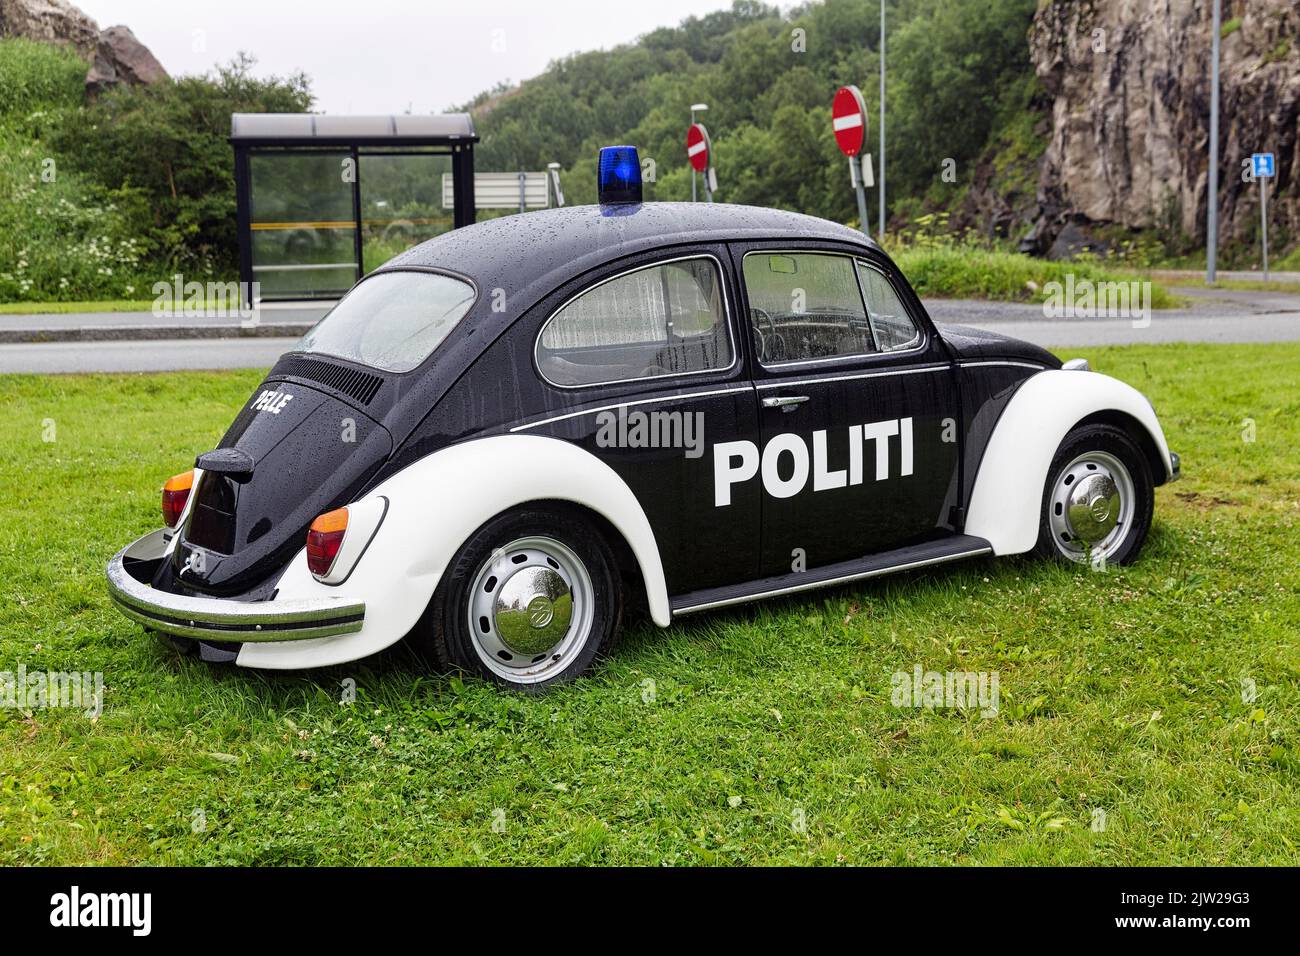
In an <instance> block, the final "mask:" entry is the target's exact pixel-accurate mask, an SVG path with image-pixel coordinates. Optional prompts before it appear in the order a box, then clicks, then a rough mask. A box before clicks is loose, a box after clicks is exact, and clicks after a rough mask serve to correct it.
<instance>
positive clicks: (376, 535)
mask: <svg viewBox="0 0 1300 956" xmlns="http://www.w3.org/2000/svg"><path fill="white" fill-rule="evenodd" d="M600 168H601V173H600V175H601V188H602V199H604V200H606V201H605V202H604V203H603V204H602V205H599V206H588V207H572V208H563V209H553V210H549V211H543V212H535V213H529V214H527V215H522V216H512V217H508V218H502V219H496V220H493V221H490V222H485V223H481V224H479V225H475V226H470V227H467V228H464V229H460V230H457V231H454V232H452V233H449V234H447V235H444V236H440V237H438V238H436V239H433V240H430V241H428V242H425V243H423V244H422V245H419V246H416V247H415V248H413V249H411V250H409V251H407V252H405V253H403V254H402V255H400V256H398V257H397V258H395V259H393V260H392V261H391V262H389V263H388V264H386V265H385V266H383V267H382V268H380V269H378V270H377V271H375V272H374V273H372V274H371V275H369V276H368V277H367V278H365V279H363V280H362V281H361V282H360V283H358V284H357V286H356V287H355V288H354V289H353V290H352V291H351V292H350V293H349V294H348V295H347V296H346V297H345V298H344V299H343V300H342V301H341V302H339V304H338V305H337V306H336V307H335V308H334V309H333V311H331V312H330V313H329V315H327V316H326V317H325V318H324V319H323V320H322V321H321V322H320V323H319V324H318V325H317V326H315V327H314V328H313V329H312V330H311V331H310V332H309V333H308V334H307V335H306V337H305V338H304V339H303V340H302V341H301V342H300V343H299V344H298V345H297V347H296V348H295V349H294V350H293V351H291V352H289V353H287V354H286V355H284V356H283V357H282V358H281V359H280V360H279V362H278V363H277V364H276V365H275V367H274V368H273V369H272V370H271V372H270V374H269V375H268V376H267V378H266V381H265V382H264V383H263V384H262V385H261V386H260V387H259V388H258V389H257V390H256V392H255V393H254V395H253V396H252V398H251V399H250V401H249V402H248V404H247V405H246V406H245V407H244V408H243V410H242V411H240V413H239V415H238V417H236V419H235V421H234V424H233V425H232V426H231V427H230V430H229V431H228V432H227V433H226V435H225V437H224V438H223V439H222V441H221V443H220V447H219V448H217V449H216V450H214V451H210V452H207V453H205V454H201V455H199V456H198V458H197V460H196V462H195V467H194V470H193V471H192V472H187V473H185V474H183V475H178V476H177V477H176V478H173V479H172V480H171V481H169V482H168V483H167V485H166V486H165V487H164V491H163V509H164V516H165V519H166V524H167V527H165V528H162V529H160V530H159V531H156V532H154V533H152V534H150V535H147V536H146V537H144V538H142V539H140V540H139V541H136V542H135V543H134V544H132V545H130V546H129V547H127V548H125V549H124V550H123V551H121V552H120V553H119V554H118V555H116V556H115V557H114V558H113V560H112V561H111V563H110V564H109V567H108V582H109V588H110V591H111V593H112V596H113V598H114V600H115V602H116V604H117V606H118V607H119V608H120V609H121V610H122V611H123V612H124V613H125V614H126V615H127V616H128V617H130V618H131V619H133V620H135V621H137V622H139V623H141V624H143V625H145V626H146V627H148V628H150V629H153V630H156V631H160V632H163V633H166V634H170V635H172V636H174V637H175V638H177V639H179V641H180V643H182V644H183V645H186V646H189V647H195V646H197V647H198V648H199V649H200V650H201V652H202V654H203V656H204V657H205V658H208V659H214V660H233V661H235V662H236V663H237V664H239V665H240V666H243V667H254V668H276V669H283V668H304V667H315V666H321V665H329V664H338V663H342V662H345V661H351V660H355V659H357V658H361V657H365V656H367V655H370V654H373V653H375V652H377V651H379V650H381V649H383V648H385V647H387V646H389V645H391V644H393V643H395V642H397V641H399V640H401V639H402V638H403V637H406V636H408V635H409V636H410V637H411V639H412V640H413V641H416V642H418V643H419V644H420V645H422V646H424V647H425V648H427V649H428V650H429V651H430V652H431V653H432V655H433V656H435V657H436V658H437V659H438V660H439V661H440V662H442V663H443V664H446V665H452V666H455V667H458V668H461V669H464V670H466V671H469V672H473V673H477V674H480V675H482V676H484V677H488V678H492V679H495V680H497V681H500V682H502V683H504V684H507V685H509V686H512V687H519V688H532V689H536V688H540V687H544V686H546V685H548V684H551V683H553V682H556V681H562V680H566V679H570V678H573V677H575V676H577V675H579V674H581V673H583V672H584V671H586V670H587V669H588V668H589V667H590V666H591V664H592V662H593V661H594V660H595V659H596V658H597V657H598V656H599V655H600V654H601V653H602V652H604V651H605V650H606V649H607V648H609V646H610V645H611V643H612V641H613V640H614V637H615V634H616V632H617V631H618V628H619V623H620V619H621V617H622V614H623V609H624V607H625V605H626V604H627V603H628V602H629V601H632V600H637V601H640V602H643V603H644V604H645V606H646V608H647V609H648V612H649V615H650V617H651V618H652V619H653V620H654V621H655V623H657V624H659V625H661V626H668V625H669V624H670V623H671V622H672V620H673V618H674V617H675V616H677V615H680V614H686V613H689V612H695V611H704V610H707V609H709V608H716V607H721V606H724V605H729V604H734V603H737V602H741V601H747V600H750V599H754V598H761V597H766V596H769V595H776V594H788V593H791V592H796V591H802V590H806V589H809V588H815V587H819V586H822V585H830V584H839V583H842V582H847V581H854V580H857V579H860V578H867V577H872V576H875V575H880V574H885V573H889V572H894V571H902V570H906V569H909V568H917V567H922V566H926V565H933V564H939V563H941V562H946V561H954V560H957V559H960V558H968V557H974V556H976V555H983V554H998V555H1002V554H1017V553H1023V552H1030V551H1036V552H1038V553H1039V554H1041V555H1043V556H1045V557H1050V558H1061V559H1069V560H1075V561H1092V562H1096V561H1108V562H1111V563H1124V562H1128V561H1131V560H1133V559H1134V558H1135V557H1136V556H1137V554H1138V552H1139V550H1140V549H1141V547H1142V544H1143V541H1144V540H1145V538H1146V536H1147V531H1148V529H1149V527H1150V524H1151V517H1152V502H1153V496H1152V489H1153V488H1154V487H1155V486H1156V485H1160V484H1163V483H1164V482H1167V481H1172V480H1173V479H1175V478H1177V477H1178V471H1179V463H1178V457H1177V456H1176V455H1173V454H1171V453H1170V451H1169V449H1168V446H1167V445H1166V443H1165V437H1164V434H1163V432H1162V431H1161V428H1160V424H1159V422H1158V421H1157V420H1156V415H1155V412H1154V410H1153V409H1152V406H1151V404H1150V403H1149V402H1148V401H1147V400H1146V398H1144V397H1143V396H1142V395H1141V394H1140V393H1139V392H1137V391H1136V390H1134V389H1133V388H1131V387H1130V386H1128V385H1126V384H1124V383H1122V382H1119V381H1117V380H1115V379H1112V378H1108V377H1106V376H1105V375H1101V374H1097V373H1094V372H1090V371H1088V369H1087V366H1086V364H1085V363H1081V362H1071V363H1067V364H1066V365H1065V366H1062V364H1061V363H1060V362H1059V361H1058V360H1057V359H1056V358H1054V357H1053V356H1052V355H1051V354H1049V353H1048V352H1046V351H1044V350H1042V349H1040V348H1037V347H1036V346H1033V345H1029V344H1027V343H1024V342H1020V341H1016V340H1014V339H1010V338H1007V337H1004V336H1001V335H995V334H993V333H989V332H981V331H977V330H974V329H968V328H959V327H945V328H939V327H936V326H935V325H934V324H933V323H932V322H931V321H930V319H929V317H928V316H927V315H926V312H925V309H924V308H923V307H922V305H921V303H920V301H919V300H918V299H917V297H916V295H915V294H914V293H913V291H912V290H911V288H910V287H909V286H908V284H907V283H906V281H905V280H904V279H903V277H902V275H900V274H899V272H898V270H897V268H895V266H894V264H893V263H892V262H891V261H890V259H889V257H888V256H887V255H886V254H885V253H884V252H883V251H882V250H881V249H880V248H879V247H878V246H876V245H875V244H874V243H872V242H870V241H868V240H866V239H864V238H863V236H862V235H861V234H859V233H857V232H854V231H852V230H850V229H847V228H845V227H842V226H838V225H834V224H832V223H829V222H825V221H823V220H820V219H814V218H810V217H808V216H801V215H796V214H793V213H787V212H779V211H775V210H770V209H758V208H749V207H742V206H729V205H723V204H703V203H702V204H677V203H645V204H642V203H641V202H640V201H639V200H640V181H639V167H638V163H637V159H636V154H635V151H634V150H632V149H631V148H630V147H615V148H611V149H608V150H605V151H603V152H602V157H601V167H600Z"/></svg>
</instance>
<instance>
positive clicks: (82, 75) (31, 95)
mask: <svg viewBox="0 0 1300 956" xmlns="http://www.w3.org/2000/svg"><path fill="white" fill-rule="evenodd" d="M88 69H89V66H88V64H86V62H85V61H84V60H82V59H81V58H80V57H79V56H77V54H76V53H74V52H73V51H71V50H68V49H66V48H64V47H59V46H51V45H49V44H45V43H36V42H35V41H32V40H20V39H5V40H0V124H5V125H8V124H10V123H11V122H14V121H17V120H20V119H23V118H25V117H27V116H29V115H30V114H32V113H35V112H37V111H40V110H45V109H57V108H65V107H75V106H77V105H78V104H79V103H80V102H81V99H82V96H83V95H84V94H83V90H84V89H85V82H86V71H87V70H88Z"/></svg>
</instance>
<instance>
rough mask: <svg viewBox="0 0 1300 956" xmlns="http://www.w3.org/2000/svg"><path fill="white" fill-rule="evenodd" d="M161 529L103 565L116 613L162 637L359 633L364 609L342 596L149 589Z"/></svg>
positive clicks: (296, 637) (294, 637) (160, 551)
mask: <svg viewBox="0 0 1300 956" xmlns="http://www.w3.org/2000/svg"><path fill="white" fill-rule="evenodd" d="M166 548H167V538H166V536H165V534H164V532H163V531H162V530H161V529H160V530H158V531H154V532H152V533H150V534H147V535H145V536H144V537H143V538H141V539H140V540H138V541H135V542H133V543H132V544H129V545H127V546H126V547H125V548H123V549H122V550H121V551H119V552H118V553H117V554H115V555H114V556H113V560H111V561H109V562H108V569H107V571H106V572H105V573H106V575H107V577H108V593H109V596H110V597H111V598H112V599H113V603H114V604H115V605H116V606H117V609H118V610H119V611H121V612H122V613H123V614H125V615H126V616H127V617H128V618H130V619H131V620H133V621H135V622H136V623H138V624H143V625H144V626H145V627H147V628H150V629H152V630H155V631H161V632H162V633H164V634H174V635H176V636H177V637H192V638H198V639H200V640H204V641H225V642H233V643H243V642H246V641H303V640H308V639H310V638H314V637H333V636H334V635H336V634H351V633H353V632H355V631H359V630H361V625H362V624H363V623H364V622H365V616H366V605H365V604H364V602H361V601H351V600H348V599H346V598H332V597H324V598H315V599H313V600H309V601H302V600H299V601H256V602H252V601H235V600H230V599H228V598H206V597H197V598H196V597H186V596H184V595H181V594H170V593H168V592H166V591H158V590H155V589H154V588H152V587H150V586H149V581H150V580H151V579H152V578H153V572H154V571H155V570H156V569H157V567H158V565H159V563H160V562H161V561H162V560H163V557H164V555H165V553H166Z"/></svg>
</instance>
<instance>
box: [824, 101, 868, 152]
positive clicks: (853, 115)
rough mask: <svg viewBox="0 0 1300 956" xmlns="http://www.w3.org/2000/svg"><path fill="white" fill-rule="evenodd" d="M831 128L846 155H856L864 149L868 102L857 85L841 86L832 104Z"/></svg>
mask: <svg viewBox="0 0 1300 956" xmlns="http://www.w3.org/2000/svg"><path fill="white" fill-rule="evenodd" d="M831 129H832V130H833V131H834V133H835V144H836V145H837V146H839V148H840V152H841V153H843V154H844V155H845V156H856V155H858V153H860V152H861V151H862V142H863V140H865V139H866V137H867V104H866V103H865V102H864V101H863V99H862V94H861V93H860V92H859V91H858V88H857V87H856V86H841V87H840V88H839V90H837V91H836V93H835V101H834V102H833V103H832V104H831Z"/></svg>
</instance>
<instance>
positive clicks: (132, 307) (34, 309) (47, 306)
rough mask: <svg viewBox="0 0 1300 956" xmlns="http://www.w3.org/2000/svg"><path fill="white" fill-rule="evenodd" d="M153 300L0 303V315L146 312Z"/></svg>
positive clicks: (150, 307) (151, 305)
mask: <svg viewBox="0 0 1300 956" xmlns="http://www.w3.org/2000/svg"><path fill="white" fill-rule="evenodd" d="M152 308H153V300H152V299H150V300H149V301H148V302H134V301H131V300H128V299H111V300H105V301H102V302H0V315H68V314H71V313H74V312H148V311H150V310H151V309H152Z"/></svg>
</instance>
